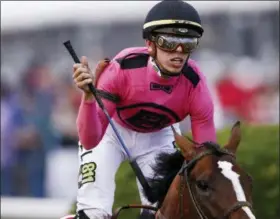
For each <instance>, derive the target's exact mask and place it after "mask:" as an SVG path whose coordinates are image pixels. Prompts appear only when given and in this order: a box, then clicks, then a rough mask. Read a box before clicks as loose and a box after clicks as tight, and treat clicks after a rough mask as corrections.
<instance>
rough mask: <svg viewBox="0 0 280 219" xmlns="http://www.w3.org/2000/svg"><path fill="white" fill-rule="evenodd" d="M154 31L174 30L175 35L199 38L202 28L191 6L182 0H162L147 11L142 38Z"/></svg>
mask: <svg viewBox="0 0 280 219" xmlns="http://www.w3.org/2000/svg"><path fill="white" fill-rule="evenodd" d="M161 30H162V31H161ZM154 32H163V33H164V32H165V33H172V32H174V34H176V35H183V36H189V37H197V38H200V37H201V36H202V34H203V28H202V26H201V19H200V16H199V14H198V12H197V11H196V9H195V8H194V7H193V6H191V5H190V4H188V3H186V2H184V1H182V0H173V1H172V0H164V1H162V2H160V3H158V4H156V5H155V6H154V7H153V8H152V9H151V10H150V11H149V12H148V14H147V16H146V19H145V22H144V26H143V38H144V39H150V36H151V34H152V33H154Z"/></svg>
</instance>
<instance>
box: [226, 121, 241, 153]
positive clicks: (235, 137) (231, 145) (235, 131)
mask: <svg viewBox="0 0 280 219" xmlns="http://www.w3.org/2000/svg"><path fill="white" fill-rule="evenodd" d="M240 141H241V130H240V121H237V122H236V123H235V124H234V125H233V127H232V129H231V135H230V138H229V141H228V143H227V144H226V145H225V148H226V149H227V150H229V151H230V152H232V153H234V154H235V153H236V151H237V148H238V145H239V143H240Z"/></svg>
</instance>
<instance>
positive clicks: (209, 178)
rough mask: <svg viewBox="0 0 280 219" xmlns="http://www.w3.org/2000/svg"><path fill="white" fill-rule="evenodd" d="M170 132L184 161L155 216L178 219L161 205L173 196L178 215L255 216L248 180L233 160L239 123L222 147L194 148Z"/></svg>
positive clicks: (248, 218) (239, 218)
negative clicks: (176, 201)
mask: <svg viewBox="0 0 280 219" xmlns="http://www.w3.org/2000/svg"><path fill="white" fill-rule="evenodd" d="M173 131H174V134H175V140H176V143H177V145H178V146H179V148H180V149H181V152H182V154H183V156H184V158H185V161H184V164H183V166H182V168H181V170H180V172H179V175H177V177H176V178H175V179H174V181H173V183H172V185H171V187H170V189H169V191H168V193H167V195H166V197H165V200H164V202H163V205H162V208H161V210H160V213H159V214H158V215H160V214H162V215H164V217H162V218H169V217H170V218H178V217H174V215H173V216H172V215H170V214H171V213H170V211H169V212H168V210H167V209H166V208H165V207H166V204H167V203H166V202H168V199H171V198H173V199H174V197H175V196H176V197H177V200H178V197H179V201H178V205H179V207H178V209H177V212H180V217H179V218H185V217H186V216H192V217H191V218H200V219H210V218H211V219H212V218H213V219H214V218H215V219H227V218H230V219H255V216H254V215H253V213H252V207H251V206H252V179H251V178H250V176H249V175H248V174H247V173H246V172H245V171H244V170H243V169H242V168H241V167H240V166H239V165H238V163H237V161H236V159H235V156H236V151H237V149H238V145H239V143H240V140H241V132H240V123H239V122H237V123H236V124H235V125H234V126H233V128H232V131H231V136H230V139H229V141H228V143H227V144H226V146H225V147H224V148H221V147H220V146H219V145H217V144H215V143H212V142H206V143H203V144H202V145H201V146H200V147H197V146H195V144H194V143H193V142H191V141H190V140H188V139H187V138H185V137H182V136H180V135H178V134H177V133H176V132H175V130H174V129H173ZM172 189H173V191H170V190H172ZM175 191H176V192H175ZM170 193H173V194H175V193H176V194H177V195H172V194H170ZM178 193H179V194H178ZM191 203H192V204H191ZM169 204H170V203H169ZM169 204H168V205H169ZM174 204H175V203H174V202H173V205H174ZM173 209H174V207H173ZM165 210H167V211H166V212H164V211H165ZM174 212H175V211H174V210H173V212H172V214H174ZM158 218H161V217H160V216H159V217H158Z"/></svg>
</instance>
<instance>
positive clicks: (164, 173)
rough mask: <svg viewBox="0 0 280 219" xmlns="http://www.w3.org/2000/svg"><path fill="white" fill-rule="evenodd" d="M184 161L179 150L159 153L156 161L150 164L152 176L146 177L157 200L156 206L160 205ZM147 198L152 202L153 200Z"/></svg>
mask: <svg viewBox="0 0 280 219" xmlns="http://www.w3.org/2000/svg"><path fill="white" fill-rule="evenodd" d="M183 162H184V157H183V156H182V154H181V152H180V151H176V152H174V153H171V154H170V153H160V154H159V155H158V156H157V157H156V163H155V165H153V166H152V169H153V170H154V176H153V177H152V178H148V179H147V180H148V182H149V184H150V187H151V190H152V193H153V195H154V199H155V200H157V202H158V206H161V204H162V202H163V200H164V198H165V195H166V194H167V191H168V189H169V187H170V185H171V183H172V181H173V179H174V178H175V176H176V175H177V173H178V171H179V170H180V168H181V166H182V164H183ZM147 199H148V200H149V201H150V202H152V203H153V201H154V200H150V199H149V197H147Z"/></svg>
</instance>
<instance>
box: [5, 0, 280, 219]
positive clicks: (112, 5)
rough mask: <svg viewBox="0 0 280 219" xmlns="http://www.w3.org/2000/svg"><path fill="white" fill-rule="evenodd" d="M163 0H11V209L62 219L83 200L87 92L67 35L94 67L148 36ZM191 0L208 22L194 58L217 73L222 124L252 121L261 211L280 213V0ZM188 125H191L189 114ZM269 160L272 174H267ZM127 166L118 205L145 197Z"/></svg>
mask: <svg viewBox="0 0 280 219" xmlns="http://www.w3.org/2000/svg"><path fill="white" fill-rule="evenodd" d="M156 3H157V2H156V1H141V2H140V1H127V2H122V1H111V2H110V1H93V2H89V1H88V2H82V1H79V2H78V1H73V2H70V1H63V2H62V1H52V2H51V1H46V2H43V1H34V2H31V1H29V2H27V1H26V2H25V1H18V2H14V1H1V218H4V219H16V218H21V219H28V218H29V219H31V218H37V219H41V218H45V219H55V218H59V217H60V216H62V215H64V214H65V213H66V212H67V211H68V210H69V208H70V205H71V203H72V202H73V201H74V200H75V196H76V189H77V173H78V168H79V167H78V155H77V142H78V139H77V132H76V124H75V120H76V116H77V110H78V107H79V104H80V97H81V93H80V91H78V90H77V89H76V88H75V87H74V86H73V83H72V75H71V74H72V65H73V61H72V59H71V57H70V56H69V54H68V53H67V51H66V50H65V48H64V46H63V44H62V43H63V42H64V41H66V40H71V42H72V44H73V46H74V48H75V49H76V51H77V53H78V54H79V55H80V56H81V55H86V56H88V57H89V60H90V66H91V67H92V68H94V67H95V66H96V63H97V62H98V61H99V60H100V59H102V58H105V57H109V58H113V57H114V56H115V55H116V54H117V53H118V52H119V51H121V50H122V49H124V48H127V47H134V46H144V41H143V39H142V32H141V30H142V25H143V21H144V18H145V16H146V14H147V12H148V11H149V9H150V8H151V7H152V6H153V5H155V4H156ZM190 3H191V4H192V5H193V6H194V7H196V9H197V10H198V11H199V13H200V14H201V17H202V22H203V27H204V29H205V34H204V36H203V38H202V40H201V43H200V46H199V49H198V50H197V51H196V52H195V53H194V54H193V56H192V58H193V59H194V60H196V61H197V62H198V64H199V65H200V67H201V69H202V71H203V72H204V74H205V75H206V77H207V79H208V83H209V87H210V90H211V92H212V96H213V98H214V101H215V125H216V128H217V129H218V130H219V133H224V132H225V133H226V134H219V136H221V137H219V138H220V139H224V138H225V137H224V136H225V135H228V134H229V131H228V130H227V127H228V126H231V125H232V124H233V122H234V121H235V120H237V119H239V120H241V121H242V122H243V123H244V124H246V126H245V127H246V128H245V130H244V132H245V133H246V136H247V139H246V138H245V143H244V145H245V144H246V146H244V149H243V152H242V153H243V154H241V155H240V156H241V158H240V159H241V161H242V162H243V163H244V165H245V166H246V167H247V168H248V169H249V170H250V171H251V172H253V176H254V177H255V178H257V179H259V180H260V181H259V180H258V181H255V183H259V182H264V184H257V188H258V191H259V192H258V194H256V195H255V202H256V203H257V211H258V214H259V215H260V216H261V217H260V218H266V219H276V218H278V216H279V207H276V205H277V203H276V202H275V203H274V204H275V208H273V207H274V204H270V206H267V208H265V206H266V205H265V203H273V200H276V199H277V200H278V196H279V185H278V184H279V173H278V170H277V169H278V166H279V134H278V133H279V2H278V1H263V2H260V1H258V2H257V1H256V2H254V1H250V2H249V1H248V2H247V1H236V2H234V1H232V2H223V1H207V2H206V1H197V2H196V1H193V2H190ZM180 125H181V128H182V130H183V131H188V130H189V122H188V119H186V121H183V122H182V123H181V124H180ZM225 130H227V131H225ZM251 139H254V140H256V141H255V142H254V143H252V142H249V140H251ZM252 144H253V145H252ZM258 145H259V146H258ZM257 146H258V147H257ZM256 148H258V149H256ZM255 151H258V154H255ZM240 153H241V152H240ZM265 159H266V160H267V162H268V163H266V160H265ZM256 163H258V164H259V166H256ZM264 164H265V165H264ZM260 166H261V167H262V168H265V169H264V171H263V174H264V175H257V174H262V173H261V171H260ZM126 168H127V167H126V166H124V167H122V168H121V170H120V173H118V176H117V179H118V185H119V188H118V190H117V193H116V201H117V203H116V205H119V204H122V203H124V204H128V203H126V202H129V201H130V202H131V201H134V202H136V201H138V197H136V198H135V196H136V195H135V194H136V193H133V192H131V193H129V192H128V191H127V190H128V189H127V188H126V191H125V190H124V189H123V190H122V185H123V183H122V182H123V181H122V179H123V178H125V179H126V180H127V179H128V178H129V179H131V180H132V181H131V185H132V186H131V189H132V190H133V191H134V190H135V188H136V187H135V185H134V183H135V181H134V180H135V179H134V178H135V176H134V175H133V174H132V173H131V172H129V170H127V169H126ZM266 168H270V169H269V170H268V169H266ZM269 171H270V172H269ZM268 173H269V174H270V175H269V176H268V175H265V174H268ZM254 174H255V175H254ZM269 177H271V181H269V182H267V181H265V180H268V179H270V178H269ZM262 180H263V181H262ZM258 186H259V187H258ZM268 189H272V191H269V192H268V193H267V194H259V193H260V192H261V191H266V190H268ZM125 192H126V193H125ZM128 196H129V197H128ZM130 196H133V197H132V198H130ZM124 197H128V198H127V199H126V198H124ZM263 202H265V203H263ZM271 205H272V206H271ZM261 208H263V209H261ZM124 218H125V217H124ZM130 219H131V218H130Z"/></svg>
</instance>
